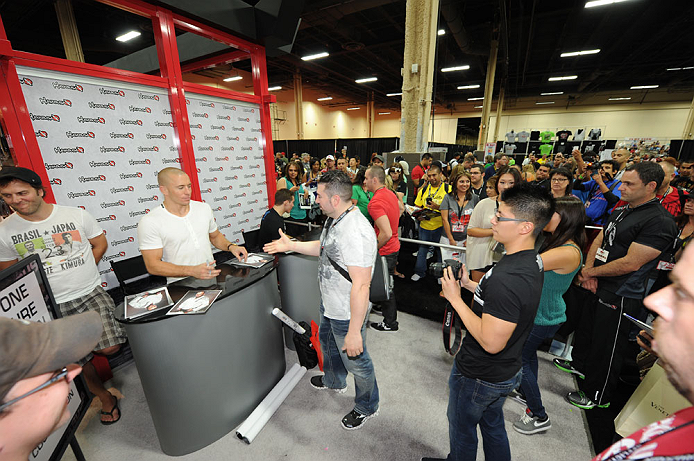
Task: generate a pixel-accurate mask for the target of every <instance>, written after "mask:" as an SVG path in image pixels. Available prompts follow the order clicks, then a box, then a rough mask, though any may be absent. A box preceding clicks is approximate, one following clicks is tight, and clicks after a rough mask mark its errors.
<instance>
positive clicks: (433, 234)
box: [414, 227, 443, 277]
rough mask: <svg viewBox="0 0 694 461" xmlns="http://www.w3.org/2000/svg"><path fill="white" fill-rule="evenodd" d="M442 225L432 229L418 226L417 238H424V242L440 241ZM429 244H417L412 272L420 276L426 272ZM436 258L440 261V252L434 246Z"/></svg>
mask: <svg viewBox="0 0 694 461" xmlns="http://www.w3.org/2000/svg"><path fill="white" fill-rule="evenodd" d="M442 231H443V228H442V227H439V228H438V229H434V230H426V229H422V228H421V227H420V229H419V240H424V241H425V242H436V243H439V242H440V241H441V232H442ZM429 248H431V247H429V246H426V245H419V251H418V252H417V262H416V263H415V265H414V273H415V274H417V275H419V276H420V277H424V276H425V275H426V273H427V252H428V251H429ZM434 252H435V253H436V260H437V261H439V262H441V252H440V251H439V250H438V248H435V250H434Z"/></svg>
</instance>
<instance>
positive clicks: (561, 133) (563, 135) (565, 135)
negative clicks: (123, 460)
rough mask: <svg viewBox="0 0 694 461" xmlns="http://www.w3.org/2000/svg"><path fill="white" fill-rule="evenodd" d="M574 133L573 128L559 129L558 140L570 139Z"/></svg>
mask: <svg viewBox="0 0 694 461" xmlns="http://www.w3.org/2000/svg"><path fill="white" fill-rule="evenodd" d="M572 134H573V133H571V130H566V129H564V130H561V131H557V141H568V140H569V136H571V135H572Z"/></svg>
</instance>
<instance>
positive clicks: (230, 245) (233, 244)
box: [227, 243, 236, 251]
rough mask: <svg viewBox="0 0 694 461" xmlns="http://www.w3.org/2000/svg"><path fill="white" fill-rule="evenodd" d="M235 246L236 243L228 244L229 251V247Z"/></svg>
mask: <svg viewBox="0 0 694 461" xmlns="http://www.w3.org/2000/svg"><path fill="white" fill-rule="evenodd" d="M233 246H234V247H235V246H236V244H235V243H230V244H229V245H227V251H229V248H231V247H233Z"/></svg>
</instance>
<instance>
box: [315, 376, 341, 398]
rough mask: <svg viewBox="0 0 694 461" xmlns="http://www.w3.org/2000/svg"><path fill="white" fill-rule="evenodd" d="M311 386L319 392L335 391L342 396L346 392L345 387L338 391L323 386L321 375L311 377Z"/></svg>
mask: <svg viewBox="0 0 694 461" xmlns="http://www.w3.org/2000/svg"><path fill="white" fill-rule="evenodd" d="M311 386H312V387H313V388H314V389H318V390H321V391H323V390H326V389H330V390H331V391H335V392H337V393H338V394H344V393H345V392H347V386H345V387H343V388H340V389H334V388H332V387H328V386H326V385H325V384H323V375H316V376H313V377H311Z"/></svg>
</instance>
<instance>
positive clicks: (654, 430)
mask: <svg viewBox="0 0 694 461" xmlns="http://www.w3.org/2000/svg"><path fill="white" fill-rule="evenodd" d="M692 422H694V407H689V408H685V409H684V410H680V411H678V412H676V413H673V414H671V415H670V416H669V417H667V418H665V419H662V420H660V421H657V422H655V423H652V424H649V425H648V426H646V427H644V428H641V429H639V430H638V431H636V432H634V433H633V434H631V435H630V436H629V437H624V438H623V439H622V440H620V441H619V442H617V443H615V444H614V445H612V446H611V447H610V448H608V449H607V450H605V451H603V452H602V453H600V454H599V455H598V456H596V457H595V458H593V461H609V460H617V459H620V460H621V459H639V460H649V459H662V460H665V459H691V458H690V457H682V458H679V457H678V456H680V455H692V454H693V453H694V444H692V439H693V438H694V424H687V423H692ZM668 431H670V432H668ZM666 432H667V433H666ZM637 445H640V446H638V447H636V446H637ZM634 447H636V449H634ZM629 450H632V451H631V452H630V453H628V454H627V455H626V456H624V454H623V453H622V452H625V451H629Z"/></svg>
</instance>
